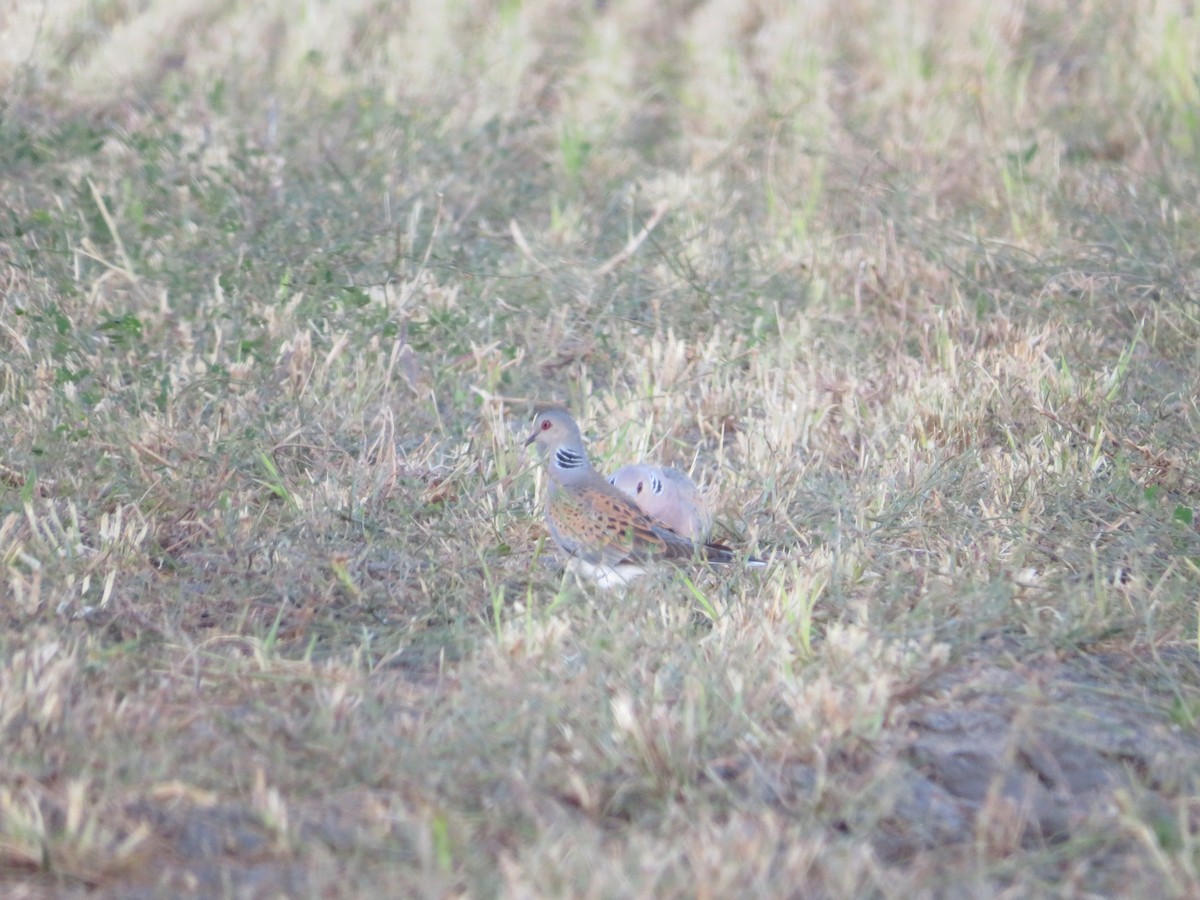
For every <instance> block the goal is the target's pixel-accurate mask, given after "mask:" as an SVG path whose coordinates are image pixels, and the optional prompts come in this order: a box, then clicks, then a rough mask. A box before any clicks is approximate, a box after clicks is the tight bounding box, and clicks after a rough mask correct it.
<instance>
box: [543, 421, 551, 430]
mask: <svg viewBox="0 0 1200 900" xmlns="http://www.w3.org/2000/svg"><path fill="white" fill-rule="evenodd" d="M549 430H550V420H549V419H542V431H549Z"/></svg>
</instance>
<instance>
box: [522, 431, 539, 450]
mask: <svg viewBox="0 0 1200 900" xmlns="http://www.w3.org/2000/svg"><path fill="white" fill-rule="evenodd" d="M537 436H538V433H537V432H536V431H535V432H534V433H533V434H531V435H530V436H529V437H527V438H525V443H524V445H523V446H525V447H528V446H529V445H530V444H532V443H533V442H534V441H536V440H537Z"/></svg>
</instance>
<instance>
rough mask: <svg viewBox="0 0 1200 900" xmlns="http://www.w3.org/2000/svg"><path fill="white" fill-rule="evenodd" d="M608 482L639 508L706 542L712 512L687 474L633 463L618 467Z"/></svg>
mask: <svg viewBox="0 0 1200 900" xmlns="http://www.w3.org/2000/svg"><path fill="white" fill-rule="evenodd" d="M608 483H609V484H611V485H613V486H614V487H616V488H617V489H618V490H621V491H623V492H625V493H626V494H627V495H628V496H629V497H630V498H631V499H632V500H633V502H634V503H636V504H637V505H638V509H640V510H641V511H642V512H644V513H645V514H646V515H648V516H650V517H651V518H652V519H657V520H658V521H660V522H662V523H664V524H665V525H667V526H668V527H669V528H670V529H671V530H672V531H674V532H676V533H677V534H682V535H683V536H684V537H685V538H690V539H691V540H693V541H706V540H708V536H709V534H710V532H711V531H712V513H710V512H709V510H708V506H707V505H706V504H705V502H704V499H703V498H702V497H701V496H700V489H699V488H697V487H696V483H695V482H694V481H692V479H691V478H689V477H688V476H687V473H685V472H682V471H680V470H679V469H676V468H675V467H673V466H666V467H661V466H652V465H649V464H648V463H634V464H632V465H628V466H621V468H619V469H617V471H616V472H614V473H613V474H612V475H610V476H609V478H608Z"/></svg>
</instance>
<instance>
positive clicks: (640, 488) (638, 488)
mask: <svg viewBox="0 0 1200 900" xmlns="http://www.w3.org/2000/svg"><path fill="white" fill-rule="evenodd" d="M637 492H638V493H639V494H640V493H641V492H642V483H641V482H640V481H639V482H638V486H637Z"/></svg>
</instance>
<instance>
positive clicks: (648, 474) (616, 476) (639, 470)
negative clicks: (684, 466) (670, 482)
mask: <svg viewBox="0 0 1200 900" xmlns="http://www.w3.org/2000/svg"><path fill="white" fill-rule="evenodd" d="M608 483H609V484H611V485H612V486H613V487H615V488H616V489H617V490H619V491H622V492H624V493H626V494H628V495H629V496H630V497H633V498H634V499H635V500H637V501H638V503H639V504H641V503H644V502H645V501H646V500H648V499H649V498H650V497H651V496H656V495H658V494H661V493H662V491H663V483H662V479H660V478H659V477H658V475H656V474H655V472H654V470H653V469H652V468H650V466H646V465H642V464H641V463H638V464H637V465H632V466H621V468H619V469H617V471H616V472H614V473H613V475H612V477H611V478H609V479H608ZM642 508H643V509H644V508H645V507H644V506H643V507H642Z"/></svg>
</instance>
